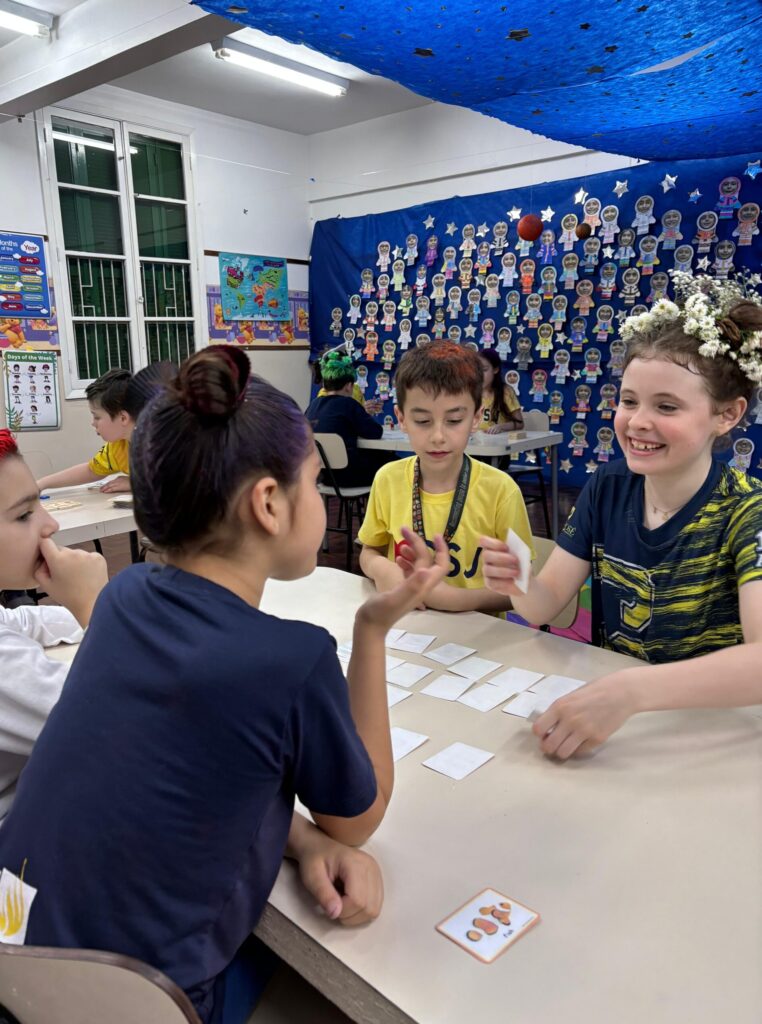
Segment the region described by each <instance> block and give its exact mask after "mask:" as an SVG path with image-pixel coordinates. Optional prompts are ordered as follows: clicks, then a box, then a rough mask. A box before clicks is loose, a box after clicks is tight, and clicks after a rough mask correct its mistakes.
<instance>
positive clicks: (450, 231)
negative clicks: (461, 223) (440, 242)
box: [445, 220, 458, 235]
mask: <svg viewBox="0 0 762 1024" xmlns="http://www.w3.org/2000/svg"><path fill="white" fill-rule="evenodd" d="M457 230H458V225H457V224H456V223H455V221H452V220H451V221H449V222H448V224H447V228H446V230H445V234H446V235H454V234H455V232H456V231H457Z"/></svg>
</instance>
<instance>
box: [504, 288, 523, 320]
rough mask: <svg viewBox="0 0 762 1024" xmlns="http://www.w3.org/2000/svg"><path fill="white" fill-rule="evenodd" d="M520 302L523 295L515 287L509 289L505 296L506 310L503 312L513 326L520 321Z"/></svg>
mask: <svg viewBox="0 0 762 1024" xmlns="http://www.w3.org/2000/svg"><path fill="white" fill-rule="evenodd" d="M520 302H521V296H520V295H519V293H518V292H517V291H516V290H515V288H514V289H512V290H511V291H509V292H508V294H507V295H506V297H505V312H504V313H503V316H504V317H506V319H507V320H508V323H509V324H510V325H511V326H514V325H515V324H516V323H517V322H518V319H519V303H520Z"/></svg>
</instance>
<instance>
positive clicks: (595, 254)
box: [582, 238, 601, 274]
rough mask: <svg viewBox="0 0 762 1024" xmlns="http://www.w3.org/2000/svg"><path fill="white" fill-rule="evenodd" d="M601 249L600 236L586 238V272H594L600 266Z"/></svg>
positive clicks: (584, 247)
mask: <svg viewBox="0 0 762 1024" xmlns="http://www.w3.org/2000/svg"><path fill="white" fill-rule="evenodd" d="M600 251H601V240H600V238H586V239H585V242H584V245H583V246H582V253H583V263H584V268H585V273H586V274H592V272H593V271H594V270H595V268H596V267H597V266H598V259H599V256H600Z"/></svg>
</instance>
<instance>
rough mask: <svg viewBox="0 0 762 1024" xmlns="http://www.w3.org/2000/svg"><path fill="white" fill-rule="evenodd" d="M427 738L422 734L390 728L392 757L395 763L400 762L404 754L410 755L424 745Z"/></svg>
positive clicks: (397, 727) (395, 727)
mask: <svg viewBox="0 0 762 1024" xmlns="http://www.w3.org/2000/svg"><path fill="white" fill-rule="evenodd" d="M428 738H429V737H428V736H424V734H423V733H422V732H413V731H412V730H411V729H401V728H400V727H399V726H397V725H395V726H393V727H392V756H393V758H394V760H395V761H400V760H401V759H402V758H403V757H405V755H406V754H409V753H411V751H413V750H415V749H416V748H417V747H420V746H421V744H422V743H425V742H426V740H427V739H428Z"/></svg>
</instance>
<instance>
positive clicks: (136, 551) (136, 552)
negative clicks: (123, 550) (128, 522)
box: [130, 530, 140, 562]
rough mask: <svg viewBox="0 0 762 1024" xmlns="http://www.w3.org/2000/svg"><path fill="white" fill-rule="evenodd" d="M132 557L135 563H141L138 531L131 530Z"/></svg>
mask: <svg viewBox="0 0 762 1024" xmlns="http://www.w3.org/2000/svg"><path fill="white" fill-rule="evenodd" d="M130 556H131V558H132V561H133V562H139V561H140V545H139V544H138V531H137V530H130Z"/></svg>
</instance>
